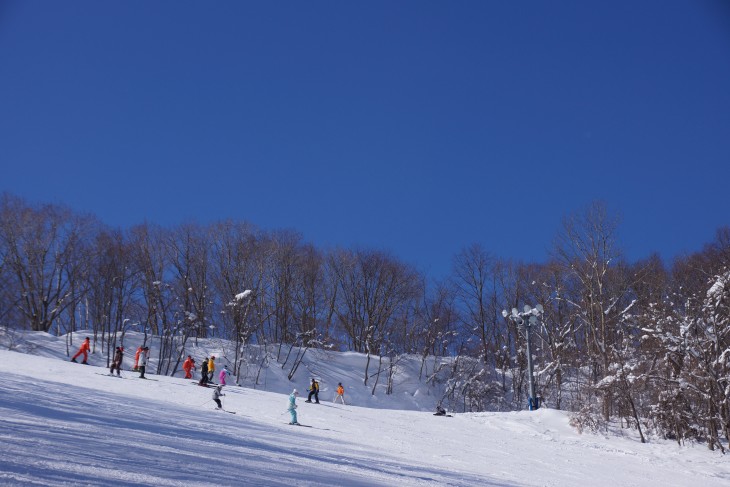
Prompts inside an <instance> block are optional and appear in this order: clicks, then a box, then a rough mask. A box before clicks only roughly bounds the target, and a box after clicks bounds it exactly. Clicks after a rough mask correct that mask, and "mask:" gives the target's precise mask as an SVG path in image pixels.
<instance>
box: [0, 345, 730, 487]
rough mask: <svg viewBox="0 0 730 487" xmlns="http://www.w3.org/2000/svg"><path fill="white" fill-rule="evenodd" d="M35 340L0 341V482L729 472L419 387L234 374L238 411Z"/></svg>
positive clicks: (595, 477)
mask: <svg viewBox="0 0 730 487" xmlns="http://www.w3.org/2000/svg"><path fill="white" fill-rule="evenodd" d="M29 339H31V338H29ZM31 348H32V349H33V353H35V354H36V355H33V354H30V353H17V352H11V351H0V373H1V374H2V377H3V379H4V380H3V387H2V392H1V393H0V436H1V440H2V445H3V447H2V448H0V485H47V486H62V485H99V486H101V485H122V486H142V485H155V486H178V485H179V486H210V485H220V486H240V485H244V486H248V485H251V486H284V485H286V486H292V485H302V486H318V485H328V486H333V485H334V486H504V487H507V486H514V487H518V486H520V487H522V486H555V487H558V486H560V487H569V486H576V487H578V486H580V487H585V486H587V485H589V486H611V487H616V486H662V487H666V486H688V487H689V486H703V487H713V486H723V487H725V486H727V485H730V458H728V457H727V456H723V455H721V454H720V453H719V452H710V451H708V450H707V449H706V448H705V447H704V446H703V445H686V446H683V447H679V446H678V445H677V444H676V443H674V442H670V441H664V440H660V439H652V440H651V442H650V443H648V444H641V443H640V442H639V441H637V440H636V439H635V438H634V437H633V435H630V436H623V437H620V436H615V435H612V436H603V435H592V434H586V433H584V434H582V435H581V434H578V433H577V432H576V431H575V430H573V429H572V428H571V427H570V426H569V425H568V415H567V414H566V413H564V412H561V411H555V410H550V409H541V410H539V411H534V412H527V411H522V412H512V413H469V414H456V415H454V417H451V418H443V417H435V416H433V415H432V413H431V411H430V410H429V411H422V410H417V408H415V407H413V403H414V396H415V397H417V396H418V395H419V394H414V393H403V394H398V395H395V396H392V397H388V398H380V399H378V400H379V401H380V402H381V403H387V404H384V407H372V403H369V405H370V406H371V407H361V406H351V405H347V406H342V405H340V404H333V403H332V402H331V401H332V396H331V395H329V396H327V392H326V391H323V394H322V396H321V398H320V399H321V400H322V403H321V404H319V405H316V404H306V403H304V399H306V391H305V389H306V386H307V384H306V382H307V377H305V376H302V377H301V378H299V379H298V381H297V383H294V384H291V383H285V382H284V381H282V380H273V379H271V378H270V380H269V383H268V385H269V387H268V390H255V389H251V388H246V387H235V386H233V387H231V386H228V387H226V388H225V389H224V393H225V394H226V396H225V397H223V405H224V408H226V409H227V410H230V411H234V412H236V414H226V413H224V412H221V411H216V410H215V409H214V404H213V402H212V400H211V395H212V389H208V388H203V387H199V386H197V385H195V384H193V383H192V382H191V381H189V380H185V379H181V378H177V377H175V378H173V377H164V376H155V375H151V374H147V375H148V376H149V377H150V378H152V379H154V380H141V379H138V378H136V377H137V375H138V374H135V373H132V372H123V375H124V378H122V379H119V378H116V377H109V376H107V375H106V373H107V370H106V369H105V368H102V367H99V366H95V365H90V366H85V365H81V364H73V363H70V362H68V361H67V360H68V359H67V358H65V355H64V353H63V352H64V350H65V348H64V347H63V340H62V339H58V338H55V337H50V336H49V335H46V334H38V335H37V342H36V345H35V346H33V347H31ZM335 355H337V357H334V358H332V359H331V360H329V361H327V374H332V376H333V377H334V376H341V377H349V376H351V374H352V373H353V371H352V370H340V371H338V370H337V369H336V367H337V364H338V363H339V364H342V366H347V365H348V364H349V363H350V360H349V359H348V358H347V357H351V355H348V354H343V355H339V354H335ZM128 358H129V357H127V358H126V359H125V367H127V368H128V362H127V360H128ZM95 361H97V362H98V363H97V364H98V365H100V363H101V362H102V359H101V358H100V357H96V356H92V358H91V359H90V362H91V363H92V364H94V363H95ZM403 383H412V384H413V385H414V387H415V386H417V384H418V381H417V380H415V379H414V378H412V380H411V381H410V382H409V381H404V382H403ZM293 387H297V388H298V389H299V390H300V391H301V393H302V397H300V399H298V400H297V403H298V409H297V412H298V414H299V421H300V422H301V423H303V424H305V425H309V426H311V428H304V427H298V426H290V425H288V424H287V423H288V421H289V415H288V413H287V412H286V411H285V410H286V407H287V401H288V394H289V392H291V389H292V388H293ZM276 388H279V389H280V390H273V389H276ZM353 389H354V390H357V388H355V387H350V388H348V390H353ZM359 393H360V394H362V393H364V390H363V391H360V392H359ZM357 395H358V394H353V395H352V397H353V398H355V399H356V398H357ZM346 397H347V393H346ZM356 402H358V401H357V400H356ZM360 403H363V404H364V403H366V401H365V400H364V398H363V396H361V399H360ZM399 405H401V406H402V407H403V408H402V409H399V408H398V406H399ZM386 407H387V408H386Z"/></svg>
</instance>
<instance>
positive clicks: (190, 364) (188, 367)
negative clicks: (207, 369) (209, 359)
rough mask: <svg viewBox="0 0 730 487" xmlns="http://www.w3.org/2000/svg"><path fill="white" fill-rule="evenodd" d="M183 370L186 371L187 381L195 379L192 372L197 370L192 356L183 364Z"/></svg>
mask: <svg viewBox="0 0 730 487" xmlns="http://www.w3.org/2000/svg"><path fill="white" fill-rule="evenodd" d="M183 370H184V371H185V378H186V379H192V378H193V374H192V371H193V370H195V359H194V358H193V357H191V356H190V355H188V358H186V359H185V362H183Z"/></svg>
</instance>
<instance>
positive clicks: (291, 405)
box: [287, 389, 299, 424]
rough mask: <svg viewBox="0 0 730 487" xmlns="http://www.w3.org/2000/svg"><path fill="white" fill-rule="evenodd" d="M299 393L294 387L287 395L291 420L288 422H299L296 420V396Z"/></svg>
mask: <svg viewBox="0 0 730 487" xmlns="http://www.w3.org/2000/svg"><path fill="white" fill-rule="evenodd" d="M298 395H299V393H298V392H297V390H296V389H294V390H293V391H292V393H291V394H290V395H289V409H287V411H289V414H291V421H290V422H289V424H299V423H298V422H297V396H298Z"/></svg>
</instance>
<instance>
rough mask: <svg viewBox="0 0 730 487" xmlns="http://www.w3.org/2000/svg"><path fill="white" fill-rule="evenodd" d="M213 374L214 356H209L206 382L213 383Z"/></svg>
mask: <svg viewBox="0 0 730 487" xmlns="http://www.w3.org/2000/svg"><path fill="white" fill-rule="evenodd" d="M213 374H215V355H211V356H210V360H208V382H213Z"/></svg>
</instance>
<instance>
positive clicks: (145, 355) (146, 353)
mask: <svg viewBox="0 0 730 487" xmlns="http://www.w3.org/2000/svg"><path fill="white" fill-rule="evenodd" d="M149 358H150V348H149V347H142V353H140V354H139V361H138V362H137V369H138V370H139V378H140V379H145V376H144V371H145V369H146V368H147V361H148V360H149Z"/></svg>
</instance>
